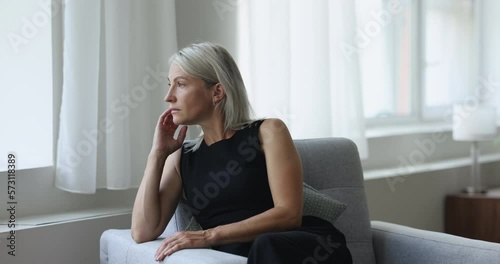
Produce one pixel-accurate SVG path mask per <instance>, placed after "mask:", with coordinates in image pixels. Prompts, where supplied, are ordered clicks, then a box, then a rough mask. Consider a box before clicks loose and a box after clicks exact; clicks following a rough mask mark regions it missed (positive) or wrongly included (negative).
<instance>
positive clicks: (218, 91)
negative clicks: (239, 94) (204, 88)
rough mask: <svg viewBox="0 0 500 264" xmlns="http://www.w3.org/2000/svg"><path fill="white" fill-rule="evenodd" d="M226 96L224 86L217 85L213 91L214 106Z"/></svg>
mask: <svg viewBox="0 0 500 264" xmlns="http://www.w3.org/2000/svg"><path fill="white" fill-rule="evenodd" d="M224 96H226V90H225V89H224V86H222V84H221V83H217V84H216V85H215V87H214V91H213V98H212V100H213V101H214V104H217V103H219V102H220V101H221V100H222V99H223V98H224Z"/></svg>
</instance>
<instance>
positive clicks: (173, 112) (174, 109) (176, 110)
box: [170, 108, 180, 114]
mask: <svg viewBox="0 0 500 264" xmlns="http://www.w3.org/2000/svg"><path fill="white" fill-rule="evenodd" d="M179 111H180V110H179V109H177V108H172V110H171V111H170V113H172V114H175V113H177V112H179Z"/></svg>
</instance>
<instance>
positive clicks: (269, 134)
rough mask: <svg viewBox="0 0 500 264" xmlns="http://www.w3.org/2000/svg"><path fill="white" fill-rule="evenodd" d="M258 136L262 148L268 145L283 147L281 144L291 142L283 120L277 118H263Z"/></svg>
mask: <svg viewBox="0 0 500 264" xmlns="http://www.w3.org/2000/svg"><path fill="white" fill-rule="evenodd" d="M259 137H260V141H261V144H262V147H263V149H265V148H266V146H269V145H274V146H277V147H278V146H280V145H281V146H282V147H284V146H283V144H285V145H289V144H293V141H292V137H291V135H290V132H289V131H288V128H287V126H286V124H285V122H283V121H282V120H281V119H278V118H269V119H265V120H264V122H262V124H261V126H260V129H259Z"/></svg>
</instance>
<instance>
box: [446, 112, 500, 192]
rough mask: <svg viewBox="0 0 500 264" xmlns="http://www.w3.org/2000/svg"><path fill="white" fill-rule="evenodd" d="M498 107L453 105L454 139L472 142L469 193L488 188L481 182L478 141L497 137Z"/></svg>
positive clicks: (483, 190)
mask: <svg viewBox="0 0 500 264" xmlns="http://www.w3.org/2000/svg"><path fill="white" fill-rule="evenodd" d="M496 134H497V127H496V109H495V107H492V106H486V105H477V106H475V107H471V106H468V105H464V104H455V105H453V139H454V140H456V141H470V142H472V144H471V148H470V155H471V158H472V165H471V175H470V177H471V186H468V187H467V188H466V189H465V190H464V191H465V192H467V193H484V192H486V189H485V188H484V186H483V185H482V183H481V171H480V164H479V160H478V159H479V146H478V141H484V140H492V139H494V138H495V137H496Z"/></svg>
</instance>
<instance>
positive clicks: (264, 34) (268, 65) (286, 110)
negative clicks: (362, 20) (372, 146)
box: [239, 0, 368, 158]
mask: <svg viewBox="0 0 500 264" xmlns="http://www.w3.org/2000/svg"><path fill="white" fill-rule="evenodd" d="M239 7H240V8H239V9H240V21H239V23H240V26H241V29H242V30H241V32H240V63H241V64H242V73H243V75H244V78H245V81H246V83H247V86H248V90H249V97H250V100H251V102H252V105H253V107H254V111H255V112H256V114H257V115H259V116H275V117H279V118H281V119H283V120H284V121H285V122H286V123H287V125H288V126H289V128H290V131H291V134H292V136H293V137H294V138H317V137H347V138H350V139H352V140H353V141H354V142H355V143H356V144H357V146H358V148H359V151H360V154H361V157H363V158H366V157H367V155H368V150H367V140H366V137H365V120H364V116H363V104H362V93H361V85H360V78H359V77H360V76H359V62H358V54H357V52H356V48H355V47H356V43H357V40H356V33H357V31H356V30H357V27H356V23H355V18H356V14H355V1H352V0H315V1H309V0H291V1H289V0H271V1H270V0H246V1H243V0H242V1H241V2H240V6H239Z"/></svg>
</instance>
